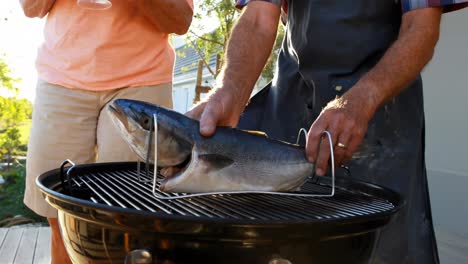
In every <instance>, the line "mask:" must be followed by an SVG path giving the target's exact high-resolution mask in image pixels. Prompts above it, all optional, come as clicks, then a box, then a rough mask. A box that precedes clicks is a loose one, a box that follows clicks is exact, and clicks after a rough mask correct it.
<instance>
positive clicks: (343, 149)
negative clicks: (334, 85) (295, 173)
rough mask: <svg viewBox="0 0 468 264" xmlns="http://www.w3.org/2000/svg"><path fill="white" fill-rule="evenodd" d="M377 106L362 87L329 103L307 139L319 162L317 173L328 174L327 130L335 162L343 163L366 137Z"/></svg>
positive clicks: (312, 157)
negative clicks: (324, 132) (326, 172)
mask: <svg viewBox="0 0 468 264" xmlns="http://www.w3.org/2000/svg"><path fill="white" fill-rule="evenodd" d="M374 109H375V103H373V102H372V100H370V99H369V98H368V95H367V94H366V90H365V89H361V88H359V87H354V89H352V90H350V92H349V93H347V94H345V95H344V96H343V97H340V98H336V99H335V100H333V101H331V102H329V103H328V104H327V106H326V107H325V108H324V109H323V110H322V112H321V113H320V115H319V117H318V118H317V119H316V120H315V122H314V123H313V124H312V126H311V128H310V130H309V133H308V135H307V142H306V153H307V157H308V158H309V160H310V161H312V162H314V163H315V166H316V168H317V169H316V173H317V175H319V176H322V175H324V174H325V170H326V168H327V162H328V160H329V158H330V144H329V141H328V139H327V138H325V137H326V136H324V135H323V131H325V130H327V131H328V132H330V134H331V137H332V141H333V144H334V146H333V152H334V158H335V165H341V164H343V163H344V162H346V161H348V160H350V159H351V156H352V155H353V153H354V152H355V151H356V149H357V148H358V146H359V144H360V143H361V141H362V139H363V138H364V135H365V133H366V131H367V124H368V123H369V120H370V119H371V118H372V116H373V115H374ZM322 138H324V139H325V140H322ZM319 144H320V148H319ZM319 151H320V152H319Z"/></svg>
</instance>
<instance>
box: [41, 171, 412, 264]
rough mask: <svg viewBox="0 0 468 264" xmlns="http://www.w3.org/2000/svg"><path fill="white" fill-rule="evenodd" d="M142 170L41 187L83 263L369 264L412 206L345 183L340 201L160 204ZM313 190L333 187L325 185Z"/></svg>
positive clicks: (56, 175)
mask: <svg viewBox="0 0 468 264" xmlns="http://www.w3.org/2000/svg"><path fill="white" fill-rule="evenodd" d="M136 167H137V165H136V163H105V164H104V163H103V164H92V165H80V166H77V167H75V168H74V170H73V172H71V175H70V177H69V178H68V180H65V181H64V183H62V182H61V177H60V176H61V171H60V170H54V171H50V172H47V173H45V174H43V175H41V176H40V177H39V178H38V180H37V184H38V186H39V187H40V188H41V190H42V192H43V193H44V196H45V198H46V200H47V201H48V202H49V203H50V204H51V205H52V206H54V207H55V208H57V209H58V212H59V223H60V227H61V231H62V237H63V239H64V241H65V245H66V248H67V251H68V252H69V254H70V256H71V258H72V260H73V262H74V263H124V262H125V260H126V259H127V260H129V257H130V255H131V254H132V253H133V252H135V250H144V251H145V252H147V253H148V254H149V255H150V257H148V254H147V255H145V257H144V258H143V259H140V262H141V263H228V264H229V263H265V264H267V263H294V264H302V263H369V261H370V259H371V255H372V251H373V248H374V247H375V244H376V241H377V237H378V233H379V230H380V229H381V228H383V227H384V225H386V224H387V223H388V222H389V221H391V219H392V218H393V217H394V216H395V214H396V213H397V211H398V210H399V208H400V207H401V206H402V204H403V201H402V200H401V198H400V196H399V195H398V194H396V193H394V192H392V191H390V190H387V189H384V188H381V187H378V186H375V185H371V184H367V183H361V182H355V181H350V180H346V179H340V180H337V186H338V187H337V192H336V195H335V196H334V197H332V198H304V197H284V196H273V195H223V196H210V197H200V198H192V199H180V200H170V201H169V200H161V199H157V198H156V197H154V196H153V195H152V193H151V185H150V184H145V183H141V182H138V180H137V175H136V171H137V170H136ZM305 188H306V189H307V188H309V189H316V190H318V191H324V190H325V191H326V189H329V188H330V187H329V184H328V183H327V182H326V180H325V179H324V180H323V182H322V181H321V182H318V183H308V184H306V186H305ZM167 195H170V194H167ZM281 259H282V260H287V261H289V262H280V260H281ZM128 263H131V261H128Z"/></svg>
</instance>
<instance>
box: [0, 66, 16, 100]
mask: <svg viewBox="0 0 468 264" xmlns="http://www.w3.org/2000/svg"><path fill="white" fill-rule="evenodd" d="M18 81H19V80H18V79H15V78H13V77H11V70H10V68H9V67H8V65H7V63H6V62H5V60H4V59H3V58H0V88H2V89H6V90H8V91H12V92H14V94H15V95H17V94H18V91H19V90H18V88H17V87H16V84H17V83H18Z"/></svg>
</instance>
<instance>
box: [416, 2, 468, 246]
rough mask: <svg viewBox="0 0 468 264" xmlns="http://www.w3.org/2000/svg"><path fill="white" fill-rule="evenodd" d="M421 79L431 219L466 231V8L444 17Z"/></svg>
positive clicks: (439, 225) (447, 227)
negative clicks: (434, 49)
mask: <svg viewBox="0 0 468 264" xmlns="http://www.w3.org/2000/svg"><path fill="white" fill-rule="evenodd" d="M423 80H424V100H425V111H426V164H427V169H428V178H429V186H430V196H431V203H432V214H433V217H434V222H435V225H436V226H437V228H438V229H443V230H446V231H449V232H456V233H457V234H460V235H468V227H467V221H468V220H467V219H468V205H467V204H468V199H467V195H468V103H467V99H468V9H464V10H460V11H457V12H453V13H449V14H445V15H444V17H443V20H442V25H441V36H440V40H439V43H438V45H437V49H436V53H435V55H434V57H433V59H432V61H431V63H430V64H429V65H428V66H427V67H426V69H425V70H424V72H423ZM466 242H468V240H467V241H466Z"/></svg>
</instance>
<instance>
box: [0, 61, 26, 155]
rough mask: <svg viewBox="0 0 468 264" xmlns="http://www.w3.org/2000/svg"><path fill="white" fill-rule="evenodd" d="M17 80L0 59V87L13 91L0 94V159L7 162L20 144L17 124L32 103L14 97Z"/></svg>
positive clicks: (21, 120) (22, 119)
mask: <svg viewBox="0 0 468 264" xmlns="http://www.w3.org/2000/svg"><path fill="white" fill-rule="evenodd" d="M17 82H18V79H15V78H13V77H11V71H10V69H9V67H8V65H7V64H6V63H5V61H4V60H2V59H0V89H2V90H6V91H10V92H13V94H12V95H11V96H9V97H4V96H0V159H4V158H5V157H6V159H7V163H8V164H10V163H11V162H12V159H13V156H14V155H16V153H17V150H18V149H19V147H20V144H21V142H20V131H19V129H18V126H19V125H21V124H23V123H24V122H25V121H26V120H27V119H30V118H31V115H32V104H31V103H30V102H29V101H28V100H26V99H18V98H17V97H16V96H17V95H18V91H19V89H18V88H17V86H16V84H17Z"/></svg>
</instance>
